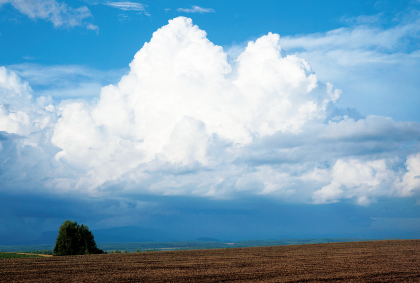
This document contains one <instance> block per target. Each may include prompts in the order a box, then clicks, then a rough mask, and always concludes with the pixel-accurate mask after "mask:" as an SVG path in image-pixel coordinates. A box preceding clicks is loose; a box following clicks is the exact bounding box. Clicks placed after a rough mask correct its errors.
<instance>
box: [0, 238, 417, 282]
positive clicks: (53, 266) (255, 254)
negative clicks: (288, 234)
mask: <svg viewBox="0 0 420 283" xmlns="http://www.w3.org/2000/svg"><path fill="white" fill-rule="evenodd" d="M0 281H1V282H10V281H12V282H57V281H72V282H115V281H118V282H222V281H227V282H230V281H237V282H317V281H318V282H320V281H330V282H331V281H340V282H419V281H420V240H400V241H371V242H351V243H330V244H312V245H294V246H275V247H259V248H237V249H211V250H188V251H159V252H148V253H125V254H124V253H122V254H107V255H88V256H67V257H49V258H33V259H10V260H2V261H0Z"/></svg>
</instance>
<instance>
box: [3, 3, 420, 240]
mask: <svg viewBox="0 0 420 283" xmlns="http://www.w3.org/2000/svg"><path fill="white" fill-rule="evenodd" d="M419 72H420V1H415V0H409V1H369V0H368V1H329V0H325V1H303V0H301V1H259V2H254V1H252V2H251V1H240V2H239V1H229V2H228V3H226V1H223V2H222V1H197V2H189V1H159V0H156V1H141V2H131V1H115V2H113V1H96V0H85V1H82V0H80V1H58V0H31V1H29V0H20V1H17V0H0V207H1V208H2V209H1V210H0V243H3V244H7V243H11V242H13V243H16V242H19V241H20V242H24V241H31V240H34V239H37V238H39V237H40V236H41V235H42V233H43V232H46V231H58V228H59V226H60V225H61V224H62V223H63V222H64V221H65V220H67V219H70V220H72V221H77V222H78V223H84V224H86V225H88V226H89V227H90V228H91V229H105V228H114V227H123V226H134V227H141V228H144V229H155V230H154V231H156V229H157V230H159V231H162V233H164V234H165V235H166V236H167V238H170V239H174V240H192V239H195V238H198V237H213V238H218V239H223V240H225V239H226V240H246V239H290V238H321V237H330V238H362V239H368V238H369V239H371V238H380V239H383V238H395V237H398V238H419V237H420V236H419V235H420V144H419V139H420V111H418V109H419V106H420V92H419V89H420V80H419V79H418V76H419V75H418V74H419ZM0 245H1V244H0Z"/></svg>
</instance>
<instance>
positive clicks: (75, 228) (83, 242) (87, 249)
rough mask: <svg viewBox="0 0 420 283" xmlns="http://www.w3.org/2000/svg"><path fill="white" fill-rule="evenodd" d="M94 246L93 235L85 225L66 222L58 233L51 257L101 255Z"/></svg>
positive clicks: (99, 250)
mask: <svg viewBox="0 0 420 283" xmlns="http://www.w3.org/2000/svg"><path fill="white" fill-rule="evenodd" d="M103 253H104V251H103V250H101V249H98V247H97V246H96V243H95V240H94V237H93V234H92V232H91V231H89V228H88V227H87V226H85V225H83V224H82V225H79V224H77V222H76V221H74V222H72V221H70V220H66V221H65V222H64V223H63V224H62V225H61V226H60V230H59V231H58V236H57V240H56V242H55V247H54V253H53V255H83V254H103Z"/></svg>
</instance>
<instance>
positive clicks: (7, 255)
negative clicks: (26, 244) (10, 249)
mask: <svg viewBox="0 0 420 283" xmlns="http://www.w3.org/2000/svg"><path fill="white" fill-rule="evenodd" d="M28 257H29V258H32V257H39V256H38V255H28V254H18V253H2V252H0V259H9V258H28ZM1 265H2V264H1V263H0V266H1Z"/></svg>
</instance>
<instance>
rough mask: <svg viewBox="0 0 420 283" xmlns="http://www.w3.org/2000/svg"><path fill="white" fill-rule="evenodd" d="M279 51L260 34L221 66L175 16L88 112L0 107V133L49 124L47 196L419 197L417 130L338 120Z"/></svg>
mask: <svg viewBox="0 0 420 283" xmlns="http://www.w3.org/2000/svg"><path fill="white" fill-rule="evenodd" d="M279 40H280V37H279V35H277V34H272V33H269V34H268V35H265V36H263V37H261V38H259V39H257V40H256V41H255V42H249V44H248V46H247V47H246V49H245V50H244V51H243V52H242V53H241V54H240V55H239V56H238V57H237V58H236V59H235V60H234V62H233V63H232V64H229V63H228V60H227V55H226V53H225V52H224V51H223V48H222V47H220V46H216V45H214V44H213V43H211V42H210V41H209V40H208V39H207V38H206V33H205V32H204V31H203V30H200V29H199V28H198V27H197V26H195V25H193V24H192V21H191V19H188V18H184V17H179V18H176V19H173V20H170V21H169V24H168V25H166V26H164V27H162V28H160V29H159V30H157V31H156V32H155V33H154V34H153V37H152V39H151V40H150V42H148V43H145V44H144V46H143V47H142V48H141V49H140V51H138V52H137V54H136V55H135V57H134V60H133V61H132V62H131V64H130V72H129V73H128V74H127V75H125V76H123V77H122V78H121V80H120V82H119V83H118V85H108V86H106V87H103V88H102V90H101V94H100V98H98V100H97V101H95V102H94V103H87V102H84V101H80V100H79V101H65V102H62V103H61V104H60V105H59V106H58V107H55V108H54V107H53V106H52V105H50V106H45V105H44V106H42V107H41V106H39V107H40V108H39V109H41V110H42V111H44V112H45V113H44V112H42V111H41V110H39V111H38V112H36V111H35V110H34V109H35V104H36V103H35V102H31V103H33V104H34V105H32V106H31V111H32V112H30V113H29V112H28V111H29V110H28V111H26V112H25V111H23V112H22V111H21V110H18V109H17V110H16V111H15V112H13V113H12V112H10V111H9V112H10V113H9V112H7V113H6V112H5V111H6V110H4V107H3V108H2V109H3V110H2V111H3V112H1V115H2V116H0V122H1V124H0V126H1V127H2V128H1V130H2V131H5V132H7V133H16V134H19V135H22V136H30V133H33V132H34V131H35V129H28V128H27V127H30V126H28V125H34V122H30V121H32V120H31V119H34V118H33V117H43V119H44V120H42V121H44V122H43V123H44V124H42V123H41V122H39V125H40V126H39V127H40V129H43V128H42V127H45V126H41V125H47V124H48V129H49V130H45V133H49V136H50V139H49V141H50V142H51V144H52V145H51V146H55V149H56V150H55V151H54V150H49V151H45V153H44V154H45V156H46V157H45V158H46V159H48V158H50V165H49V166H52V167H54V168H60V170H57V169H55V170H56V171H57V172H58V173H57V174H56V175H54V176H48V178H46V179H45V180H46V181H45V182H44V183H45V184H44V185H45V186H46V187H49V188H51V189H66V190H77V191H81V192H85V193H88V194H105V193H111V194H114V193H116V194H118V192H119V191H130V192H132V193H148V194H149V193H152V194H163V195H168V194H177V195H198V196H210V197H215V198H226V197H235V195H238V194H260V195H261V194H262V195H267V194H268V195H272V196H276V197H283V198H290V199H294V200H295V201H296V200H298V201H302V202H315V203H329V202H336V201H339V200H340V199H346V198H347V199H354V200H355V201H356V202H357V203H359V204H362V205H365V204H368V203H369V202H371V201H372V200H374V199H375V198H377V197H381V196H393V195H398V196H402V195H412V194H416V193H417V192H418V191H419V189H420V188H419V182H418V180H419V179H418V176H417V175H416V174H418V172H419V166H418V164H419V162H418V159H419V155H415V154H416V153H417V152H419V151H420V150H419V148H416V147H415V146H409V144H410V143H411V144H412V141H413V140H418V138H419V132H420V131H419V125H418V123H408V122H405V123H397V122H394V121H393V120H392V119H390V118H385V117H376V116H369V117H366V118H364V119H359V118H360V117H351V115H350V114H348V113H347V114H348V115H346V113H344V112H345V111H344V112H343V111H341V110H340V111H341V112H340V111H339V110H338V109H335V107H334V102H335V101H336V100H337V99H338V98H339V97H340V95H341V91H340V90H337V89H334V88H333V86H332V85H331V84H329V83H326V84H324V83H322V82H320V81H318V80H317V78H316V76H315V74H314V72H313V71H312V70H311V68H310V66H309V65H308V63H307V62H306V61H305V60H303V59H301V58H298V57H296V56H293V55H289V56H285V55H284V54H285V52H284V51H283V50H282V49H281V46H280V45H279ZM2 71H3V73H4V72H7V71H6V70H5V69H4V68H3V69H2ZM2 77H6V78H8V80H9V81H13V80H15V81H18V78H16V77H15V76H14V75H4V74H2ZM7 85H8V86H9V88H11V87H12V86H13V85H18V86H19V87H17V88H16V90H13V91H11V92H10V93H9V94H8V95H9V96H8V97H9V98H10V97H13V95H15V96H16V95H21V96H26V97H29V93H30V92H31V90H30V88H29V86H28V85H27V84H25V83H22V82H18V83H13V82H10V83H8V84H7ZM2 87H3V89H5V87H4V83H3V84H2ZM6 88H7V87H6ZM25 99H29V100H30V98H25ZM3 100H5V98H4V97H3ZM29 100H28V101H29ZM45 100H46V99H43V101H45ZM28 103H29V102H28ZM38 104H39V103H38ZM44 104H45V103H44ZM28 105H29V104H28ZM19 107H20V108H21V109H23V108H24V107H27V106H24V105H22V106H19ZM19 107H17V108H19ZM28 107H29V106H28ZM48 111H50V112H51V115H52V116H51V115H50V116H51V117H52V118H51V117H50V116H48V115H47V114H48V113H50V112H48ZM35 112H36V113H35ZM41 112H42V113H41ZM337 113H338V114H337ZM340 113H341V114H340ZM343 113H344V114H343ZM54 115H57V117H58V116H59V119H58V120H54V117H56V116H54ZM349 115H350V116H349ZM53 116H54V117H53ZM5 117H6V118H5ZM48 117H50V118H49V120H48V119H47V118H48ZM38 119H40V118H38ZM25 127H26V128H25ZM31 127H33V126H31ZM384 130H385V131H387V133H388V134H387V135H384V132H383V131H384ZM45 136H46V137H48V135H47V134H45ZM390 144H392V145H393V146H389V145H390ZM395 145H397V147H398V146H399V148H407V150H405V151H404V154H405V155H404V154H402V153H401V152H402V151H398V150H397V149H396V148H395V147H394V146H395ZM32 146H34V147H37V146H38V147H39V146H40V145H38V144H34V145H32ZM404 162H405V163H404ZM50 175H51V173H50Z"/></svg>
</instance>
